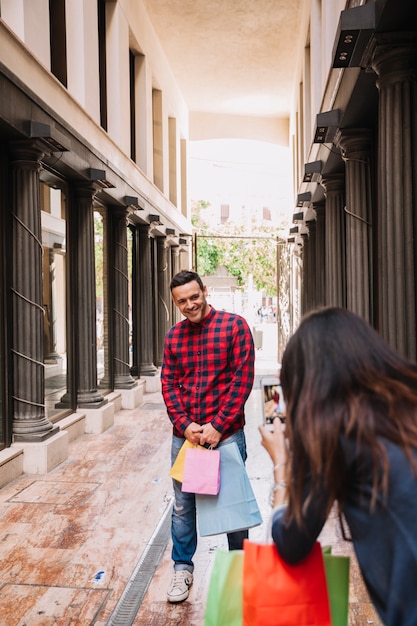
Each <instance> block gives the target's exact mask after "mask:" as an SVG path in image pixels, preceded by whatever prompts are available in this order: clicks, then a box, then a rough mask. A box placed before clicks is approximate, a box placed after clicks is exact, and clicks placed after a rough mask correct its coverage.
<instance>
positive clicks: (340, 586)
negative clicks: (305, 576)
mask: <svg viewBox="0 0 417 626" xmlns="http://www.w3.org/2000/svg"><path fill="white" fill-rule="evenodd" d="M323 560H324V569H325V571H326V580H327V589H328V592H329V600H330V613H331V616H332V626H347V624H348V614H349V570H350V558H349V557H348V556H336V555H334V554H332V548H331V546H326V547H325V548H323Z"/></svg>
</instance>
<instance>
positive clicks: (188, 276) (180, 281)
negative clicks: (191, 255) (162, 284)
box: [169, 270, 204, 291]
mask: <svg viewBox="0 0 417 626" xmlns="http://www.w3.org/2000/svg"><path fill="white" fill-rule="evenodd" d="M193 280H195V281H196V282H197V283H198V286H199V287H200V289H201V290H203V289H204V285H203V281H202V280H201V278H200V276H199V275H198V274H197V272H192V271H191V270H182V271H181V272H178V274H175V276H173V278H172V280H171V282H170V285H169V288H170V290H171V291H172V290H173V289H175V287H180V286H181V285H186V284H187V283H191V281H193Z"/></svg>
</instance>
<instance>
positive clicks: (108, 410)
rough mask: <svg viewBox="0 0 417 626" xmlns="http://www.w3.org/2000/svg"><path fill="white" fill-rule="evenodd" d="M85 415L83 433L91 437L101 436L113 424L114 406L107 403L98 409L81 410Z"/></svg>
mask: <svg viewBox="0 0 417 626" xmlns="http://www.w3.org/2000/svg"><path fill="white" fill-rule="evenodd" d="M82 413H85V432H86V433H89V434H92V435H101V433H104V431H105V430H107V429H108V428H110V427H111V426H113V424H114V404H112V403H111V402H107V400H106V404H105V406H101V407H100V408H94V409H92V408H90V409H83V410H82Z"/></svg>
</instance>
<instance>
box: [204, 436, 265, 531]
mask: <svg viewBox="0 0 417 626" xmlns="http://www.w3.org/2000/svg"><path fill="white" fill-rule="evenodd" d="M218 450H219V451H220V491H219V494H218V495H217V496H206V495H200V494H196V496H195V502H196V509H197V523H198V531H199V533H200V536H201V537H206V536H208V535H220V534H222V533H232V532H236V531H238V530H245V529H246V528H253V527H254V526H259V525H260V524H262V516H261V513H260V511H259V507H258V503H257V502H256V498H255V494H254V493H253V489H252V485H251V484H250V481H249V477H248V474H247V472H246V468H245V464H244V462H243V459H242V457H241V455H240V452H239V448H238V446H237V444H236V442H235V441H233V442H232V443H230V444H226V445H223V446H220V447H219V448H218Z"/></svg>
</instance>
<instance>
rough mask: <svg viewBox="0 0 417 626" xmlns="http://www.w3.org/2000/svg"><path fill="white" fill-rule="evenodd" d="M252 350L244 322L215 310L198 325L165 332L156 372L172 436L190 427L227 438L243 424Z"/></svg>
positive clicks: (182, 324)
mask: <svg viewBox="0 0 417 626" xmlns="http://www.w3.org/2000/svg"><path fill="white" fill-rule="evenodd" d="M254 361H255V351H254V345H253V338H252V334H251V332H250V329H249V326H248V324H247V322H246V321H245V320H244V319H243V317H240V316H239V315H235V314H234V313H228V312H226V311H216V310H215V309H213V308H212V307H211V309H210V313H209V314H208V315H207V316H206V317H205V318H204V319H203V320H202V321H201V322H200V323H199V324H193V323H192V322H190V321H189V320H188V319H185V320H182V321H181V322H178V324H176V325H175V326H173V327H172V328H171V329H170V330H169V331H168V333H167V335H166V338H165V346H164V358H163V363H162V370H161V383H162V394H163V397H164V401H165V404H166V407H167V411H168V415H169V418H170V420H171V422H172V425H173V432H174V435H176V436H177V437H183V436H184V431H185V429H186V428H187V426H188V425H189V424H191V422H197V423H198V424H206V423H207V422H211V425H212V426H213V428H215V429H216V430H217V431H218V432H219V433H222V438H226V437H229V436H230V435H232V434H233V433H235V432H236V431H238V430H241V429H242V428H243V426H244V424H245V414H244V405H245V402H246V400H247V398H248V396H249V394H250V392H251V389H252V385H253V378H254Z"/></svg>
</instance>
